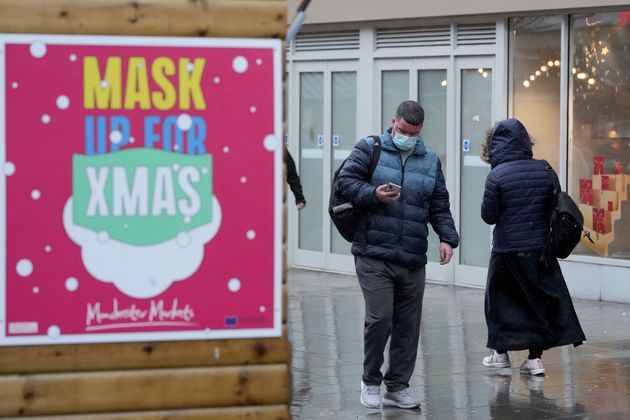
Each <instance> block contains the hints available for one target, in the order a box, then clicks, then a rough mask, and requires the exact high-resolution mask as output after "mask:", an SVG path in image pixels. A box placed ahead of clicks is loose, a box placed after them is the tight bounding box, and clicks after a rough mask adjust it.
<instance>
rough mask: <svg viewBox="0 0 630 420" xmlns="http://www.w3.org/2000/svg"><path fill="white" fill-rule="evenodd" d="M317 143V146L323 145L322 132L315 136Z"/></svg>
mask: <svg viewBox="0 0 630 420" xmlns="http://www.w3.org/2000/svg"><path fill="white" fill-rule="evenodd" d="M317 145H318V146H323V145H324V136H323V135H322V134H319V135H318V136H317Z"/></svg>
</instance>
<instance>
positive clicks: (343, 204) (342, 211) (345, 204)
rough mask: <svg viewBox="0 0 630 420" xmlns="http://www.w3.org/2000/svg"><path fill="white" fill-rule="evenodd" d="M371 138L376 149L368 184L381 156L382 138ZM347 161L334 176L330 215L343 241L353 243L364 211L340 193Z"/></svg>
mask: <svg viewBox="0 0 630 420" xmlns="http://www.w3.org/2000/svg"><path fill="white" fill-rule="evenodd" d="M370 137H372V138H373V139H374V147H373V148H372V161H371V163H370V171H369V172H368V178H367V180H366V181H367V182H370V181H371V180H372V174H374V170H375V169H376V165H377V164H378V159H379V158H380V156H381V138H380V137H379V136H370ZM347 161H348V158H346V159H345V160H344V161H343V162H341V165H339V168H337V170H336V171H335V174H334V175H333V179H332V184H331V186H330V199H329V200H328V214H329V215H330V218H331V220H332V222H333V223H334V224H335V227H336V228H337V230H338V231H339V233H340V234H341V236H343V239H345V240H346V241H348V242H352V240H353V239H354V233H355V232H356V230H357V226H358V224H359V218H360V217H361V214H362V210H361V209H358V208H356V207H354V206H353V205H352V203H351V202H349V201H348V200H346V199H345V198H344V197H343V196H342V195H341V193H340V191H339V183H338V181H339V172H341V169H342V168H343V166H344V165H345V164H346V162H347Z"/></svg>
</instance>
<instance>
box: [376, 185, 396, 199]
mask: <svg viewBox="0 0 630 420" xmlns="http://www.w3.org/2000/svg"><path fill="white" fill-rule="evenodd" d="M374 194H375V195H376V199H377V200H378V201H380V202H381V203H387V204H389V203H394V202H396V201H398V200H399V199H400V192H398V191H395V190H390V189H388V188H387V185H386V184H383V185H379V186H378V187H377V188H376V191H375V192H374Z"/></svg>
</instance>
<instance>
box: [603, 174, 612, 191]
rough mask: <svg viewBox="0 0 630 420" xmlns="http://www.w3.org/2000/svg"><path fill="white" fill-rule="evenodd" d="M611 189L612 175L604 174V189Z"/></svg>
mask: <svg viewBox="0 0 630 420" xmlns="http://www.w3.org/2000/svg"><path fill="white" fill-rule="evenodd" d="M609 189H610V177H609V176H608V175H602V190H609Z"/></svg>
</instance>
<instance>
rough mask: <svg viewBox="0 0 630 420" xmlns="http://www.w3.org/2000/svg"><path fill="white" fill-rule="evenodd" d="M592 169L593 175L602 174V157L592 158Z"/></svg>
mask: <svg viewBox="0 0 630 420" xmlns="http://www.w3.org/2000/svg"><path fill="white" fill-rule="evenodd" d="M593 163H594V168H593V173H594V174H595V175H600V174H603V173H604V156H601V155H600V156H595V157H594V158H593Z"/></svg>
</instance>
